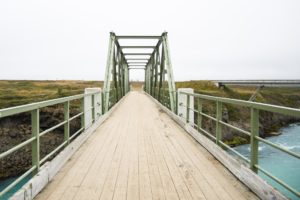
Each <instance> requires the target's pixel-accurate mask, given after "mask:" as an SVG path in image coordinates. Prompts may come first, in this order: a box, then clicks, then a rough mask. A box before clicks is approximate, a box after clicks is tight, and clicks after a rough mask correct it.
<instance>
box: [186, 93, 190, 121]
mask: <svg viewBox="0 0 300 200" xmlns="http://www.w3.org/2000/svg"><path fill="white" fill-rule="evenodd" d="M189 121H190V95H188V94H187V95H186V123H189Z"/></svg>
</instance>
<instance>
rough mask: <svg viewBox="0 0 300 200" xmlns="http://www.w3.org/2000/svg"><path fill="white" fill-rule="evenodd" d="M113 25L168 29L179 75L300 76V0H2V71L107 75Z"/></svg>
mask: <svg viewBox="0 0 300 200" xmlns="http://www.w3.org/2000/svg"><path fill="white" fill-rule="evenodd" d="M110 31H114V32H115V33H116V34H121V35H124V34H146V35H149V34H150V35H160V34H161V33H162V32H163V31H168V33H169V42H170V47H171V58H172V63H173V69H174V75H175V78H176V80H190V79H300V1H299V0H251V1H250V0H195V1H191V0H182V1H176V0H146V1H142V0H122V1H113V0H111V1H100V0H85V1H83V0H82V1H79V0H35V1H34V0H26V1H24V0H1V1H0V79H85V80H102V79H103V78H104V69H105V64H106V55H107V48H108V37H109V32H110ZM131 78H133V79H143V72H142V71H140V72H133V73H132V74H131Z"/></svg>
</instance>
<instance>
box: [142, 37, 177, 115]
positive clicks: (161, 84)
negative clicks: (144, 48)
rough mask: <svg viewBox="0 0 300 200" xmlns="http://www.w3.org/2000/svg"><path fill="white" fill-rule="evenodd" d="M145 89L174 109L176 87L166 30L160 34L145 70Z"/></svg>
mask: <svg viewBox="0 0 300 200" xmlns="http://www.w3.org/2000/svg"><path fill="white" fill-rule="evenodd" d="M144 88H145V91H146V92H147V93H149V94H150V95H151V96H153V97H154V98H156V99H157V100H158V101H160V102H161V103H163V104H164V105H165V106H167V107H169V109H170V110H172V111H173V112H175V111H176V88H175V82H174V75H173V68H172V63H171V58H170V50H169V42H168V36H167V32H164V33H163V34H162V35H161V38H160V40H159V42H158V43H157V45H156V47H155V49H154V51H153V53H152V54H151V57H150V59H149V62H148V63H147V66H146V71H145V87H144Z"/></svg>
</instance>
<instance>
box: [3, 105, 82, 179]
mask: <svg viewBox="0 0 300 200" xmlns="http://www.w3.org/2000/svg"><path fill="white" fill-rule="evenodd" d="M76 113H78V111H77V110H76V109H74V110H71V112H70V114H71V116H73V115H75V114H76ZM62 121H63V110H62V109H57V108H47V109H43V110H41V112H40V132H41V131H43V130H46V129H47V128H49V127H52V126H54V125H56V124H58V123H60V122H62ZM79 128H80V118H78V119H74V120H73V121H71V123H70V133H71V134H72V133H74V132H76V130H78V129H79ZM63 134H64V129H63V126H62V127H59V128H57V129H55V130H53V131H51V132H49V133H47V134H45V135H44V136H42V137H41V138H40V157H41V158H43V157H44V156H46V155H47V154H49V153H50V152H51V151H52V150H54V149H55V148H56V147H57V146H59V145H60V144H61V143H62V142H63V138H64V135H63ZM30 137H31V119H30V113H23V114H19V115H15V116H12V117H6V118H3V119H0V152H5V151H7V150H8V149H10V148H12V147H14V146H16V145H18V144H20V143H21V142H24V141H26V140H27V139H29V138H30ZM31 160H32V158H31V145H30V144H29V145H26V146H25V147H23V148H21V149H20V150H17V151H16V152H14V153H12V154H10V155H9V156H7V157H5V158H4V159H1V160H0V180H1V179H6V178H8V177H14V176H18V175H20V174H22V173H24V172H25V171H26V170H28V169H29V168H30V167H31Z"/></svg>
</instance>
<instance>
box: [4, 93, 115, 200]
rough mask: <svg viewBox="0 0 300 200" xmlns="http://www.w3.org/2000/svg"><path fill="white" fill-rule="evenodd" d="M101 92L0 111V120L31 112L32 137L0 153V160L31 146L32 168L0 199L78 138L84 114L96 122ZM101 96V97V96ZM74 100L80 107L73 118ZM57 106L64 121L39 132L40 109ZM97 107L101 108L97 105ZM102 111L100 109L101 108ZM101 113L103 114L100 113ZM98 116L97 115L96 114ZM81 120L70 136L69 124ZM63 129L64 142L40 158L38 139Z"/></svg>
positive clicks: (11, 185)
mask: <svg viewBox="0 0 300 200" xmlns="http://www.w3.org/2000/svg"><path fill="white" fill-rule="evenodd" d="M100 93H101V92H91V93H87V94H79V95H75V96H69V97H64V98H59V99H53V100H49V101H43V102H38V103H32V104H27V105H22V106H17V107H12V108H6V109H1V110H0V118H3V117H8V116H12V115H16V114H20V113H24V112H31V132H32V136H31V138H29V139H28V140H26V141H24V142H22V143H20V144H18V145H16V146H14V147H13V148H10V149H9V150H7V151H5V152H2V153H0V160H1V159H3V158H5V157H7V156H9V155H11V154H12V153H14V152H15V151H17V150H19V149H21V148H22V147H24V146H26V145H29V144H31V151H32V166H31V168H30V169H29V170H27V171H26V172H25V173H24V174H23V175H21V176H20V177H18V178H17V179H16V180H15V181H13V182H12V183H11V184H10V185H8V186H7V187H6V188H5V189H4V190H2V191H1V192H0V199H1V197H2V196H3V195H4V194H6V193H7V192H8V191H10V190H11V189H12V188H14V187H15V186H16V185H17V184H18V183H19V182H21V181H22V180H23V179H24V178H26V177H27V176H28V175H30V174H32V175H35V174H36V173H37V172H38V171H39V169H40V166H42V165H43V164H44V163H45V162H46V161H47V160H49V159H50V158H51V157H52V156H53V155H54V154H56V153H58V151H60V150H62V149H63V148H64V147H66V146H68V144H70V142H71V141H72V140H73V139H74V138H75V137H76V136H78V135H79V134H80V133H82V132H83V131H84V130H85V128H86V127H87V126H88V125H86V124H84V115H85V113H86V112H89V111H91V113H92V124H93V123H94V122H95V121H96V119H97V118H98V117H100V116H96V112H95V107H96V106H94V105H95V104H94V103H95V96H96V95H97V94H100ZM87 96H91V101H92V102H91V105H92V106H91V107H90V108H88V109H87V108H84V100H85V97H87ZM101 96H103V95H101ZM74 100H80V101H81V106H80V112H79V113H78V114H76V115H75V116H72V117H70V102H71V101H74ZM117 101H118V100H116V99H114V101H112V102H111V106H113V105H114V104H115V103H116V102H117ZM57 104H63V106H64V121H63V122H61V123H59V124H57V125H55V126H53V127H49V128H48V129H46V130H44V131H42V132H40V109H41V108H44V107H47V106H53V105H57ZM98 106H101V105H99V104H98ZM101 109H102V108H101ZM102 113H103V112H102ZM97 114H99V113H97ZM79 117H80V118H81V127H80V129H79V130H77V131H76V132H75V133H74V134H73V135H71V136H70V122H71V121H72V120H74V119H76V118H79ZM61 126H63V127H64V141H63V143H62V144H60V145H59V146H58V147H56V148H55V149H54V150H53V151H51V152H50V153H49V154H47V155H46V156H45V157H44V158H42V159H41V158H40V137H41V136H43V135H45V134H47V133H49V132H51V131H53V130H54V129H57V128H59V127H61Z"/></svg>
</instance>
